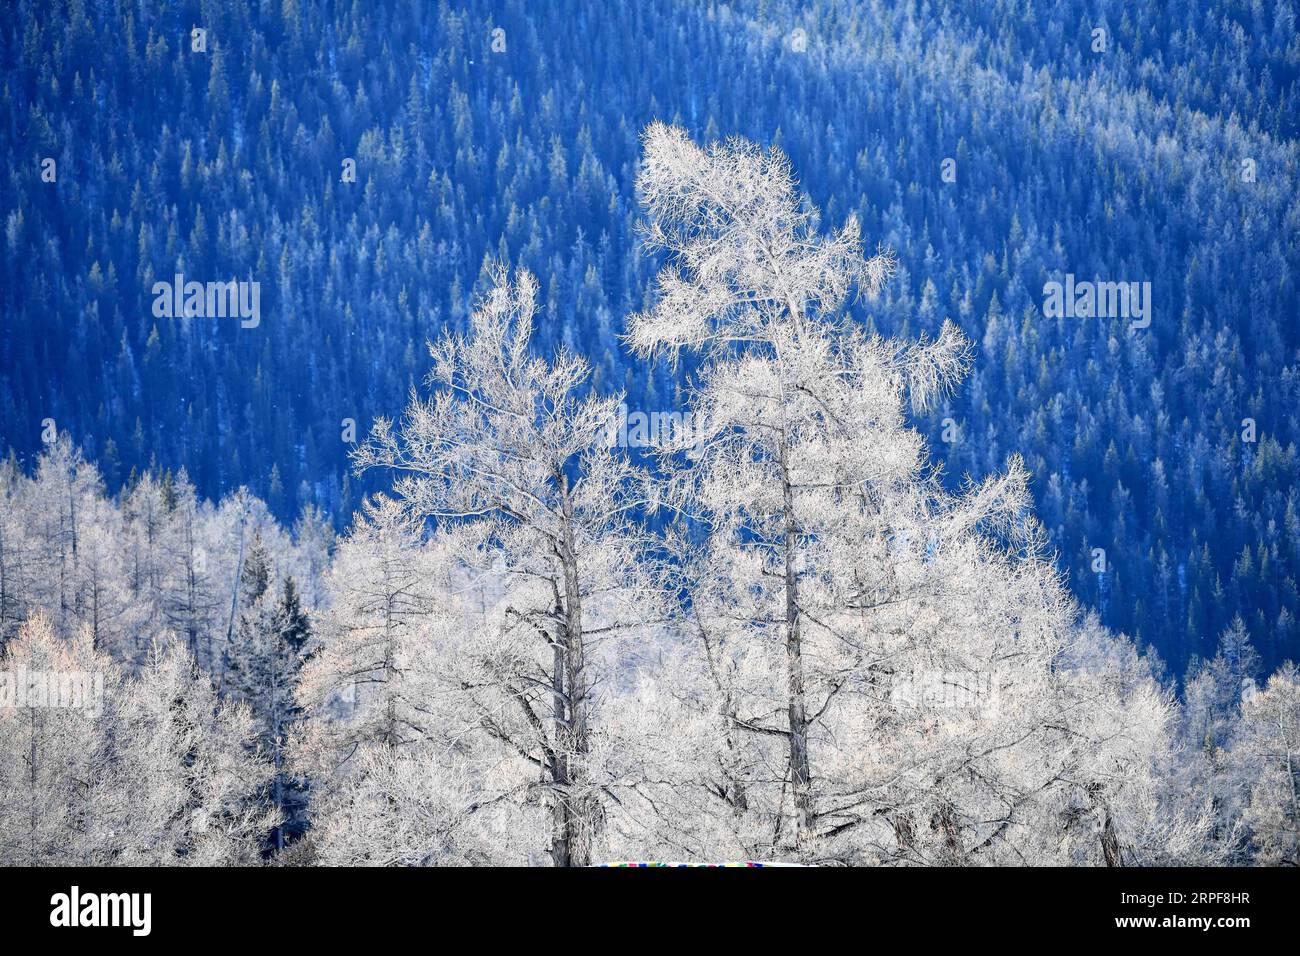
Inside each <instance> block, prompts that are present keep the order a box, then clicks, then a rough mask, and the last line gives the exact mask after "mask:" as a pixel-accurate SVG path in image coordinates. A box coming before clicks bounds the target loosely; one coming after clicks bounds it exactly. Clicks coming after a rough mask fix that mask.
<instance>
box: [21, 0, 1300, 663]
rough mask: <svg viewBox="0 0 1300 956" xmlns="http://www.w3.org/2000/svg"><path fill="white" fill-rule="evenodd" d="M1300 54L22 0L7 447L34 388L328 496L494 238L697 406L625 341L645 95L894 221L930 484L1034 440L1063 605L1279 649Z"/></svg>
mask: <svg viewBox="0 0 1300 956" xmlns="http://www.w3.org/2000/svg"><path fill="white" fill-rule="evenodd" d="M195 26H200V27H203V28H204V29H205V30H206V31H207V50H206V52H194V51H192V50H191V42H190V30H191V28H193V27H195ZM1097 27H1102V28H1104V29H1105V30H1106V37H1107V42H1106V47H1107V48H1106V50H1105V52H1094V49H1093V46H1094V42H1093V40H1094V34H1093V30H1094V29H1095V28H1097ZM497 29H499V30H501V31H504V33H498V34H495V36H496V37H497V38H498V46H500V40H502V39H503V40H504V46H505V49H504V50H503V51H501V52H494V51H493V49H492V44H493V38H494V34H493V31H494V30H497ZM800 29H801V30H803V31H804V33H803V35H802V36H801V35H799V34H797V33H795V32H794V31H796V30H800ZM803 37H806V48H803V47H804V46H805V44H804V43H802V42H800V40H801V39H802V38H803ZM1298 69H1300V40H1298V39H1297V35H1296V12H1295V4H1294V3H1292V2H1287V0H1255V2H1240V0H1202V2H1196V3H1189V4H1181V3H1179V4H1165V3H1141V4H1134V3H1132V2H1131V0H1098V2H1079V0H1064V2H1052V3H1048V2H1046V0H987V2H978V3H945V2H934V3H892V2H891V3H884V2H866V3H837V2H814V3H787V2H769V3H749V2H737V3H733V4H725V5H724V4H714V3H705V2H681V3H675V2H668V0H662V2H613V0H551V2H508V3H491V4H489V3H473V2H470V3H462V2H458V3H456V4H454V5H452V4H448V3H440V4H434V3H410V2H399V0H364V2H362V0H357V2H337V3H334V2H327V0H262V2H251V3H227V2H215V0H205V2H179V3H168V4H155V3H149V2H126V0H121V2H113V0H103V2H93V0H75V2H18V3H10V4H7V6H6V11H5V15H4V19H3V23H2V24H0V83H2V89H0V146H2V147H3V154H4V156H5V157H6V163H5V167H4V173H3V175H4V179H3V185H2V186H0V216H3V219H4V230H5V235H4V244H5V254H4V262H3V282H2V287H3V288H2V290H0V322H2V323H3V335H0V384H2V387H0V444H3V445H4V446H5V447H7V448H11V449H13V451H14V452H15V453H16V454H17V455H18V456H19V457H20V459H22V460H23V461H24V462H25V463H30V462H31V461H32V459H33V458H34V456H35V454H37V453H38V452H39V450H40V449H41V447H42V445H41V432H42V422H43V421H44V420H45V419H47V418H50V419H54V421H55V422H56V423H57V425H58V427H59V428H60V429H62V430H64V431H66V432H68V433H70V434H71V436H72V437H73V439H74V441H76V442H77V443H78V444H80V446H81V447H82V449H83V451H84V452H85V454H86V455H87V457H89V458H91V459H92V460H94V461H95V462H97V463H98V465H99V466H100V468H101V469H102V471H103V473H104V476H105V478H106V480H107V482H108V484H109V486H110V488H113V489H116V488H119V487H120V486H121V485H122V484H123V483H124V482H128V481H130V479H131V475H132V473H139V472H140V471H142V470H144V469H154V470H157V471H173V470H178V469H180V468H184V469H186V470H187V472H188V473H189V475H190V477H191V479H192V480H193V481H194V482H195V483H196V485H197V486H198V488H199V490H200V492H201V493H203V494H205V495H207V496H209V497H218V496H221V495H222V494H224V493H227V492H229V491H231V490H232V489H234V488H235V487H237V486H239V485H241V484H245V485H248V486H249V487H250V488H251V489H253V490H254V491H256V492H257V493H258V494H260V495H262V496H263V497H265V498H266V499H267V500H268V502H269V503H270V505H271V506H272V508H273V510H274V511H275V512H276V513H277V514H278V515H279V516H280V517H282V518H285V519H291V518H292V517H294V515H295V514H297V512H298V511H299V510H300V509H301V508H302V507H303V506H304V505H306V504H313V505H316V506H318V507H321V508H323V509H325V510H327V511H328V512H329V513H330V514H331V515H332V516H333V518H334V520H335V522H336V523H337V524H339V525H340V526H342V525H345V524H346V523H347V521H348V518H349V516H350V514H351V511H352V509H354V508H355V507H356V506H357V504H358V502H359V499H360V497H361V495H362V494H364V493H365V492H366V491H367V490H370V488H371V487H372V486H369V485H365V484H363V483H358V481H357V479H356V478H354V477H350V476H349V475H348V462H347V457H346V454H347V450H348V446H347V445H346V444H345V443H344V442H343V440H342V430H343V421H344V420H345V419H354V420H355V421H356V422H357V423H358V425H357V427H358V431H359V433H364V431H365V429H366V428H367V427H368V423H369V421H370V419H371V418H372V417H373V416H375V415H377V414H394V413H397V412H398V411H400V409H401V407H402V406H403V404H404V399H405V396H406V393H407V391H408V389H409V388H410V387H411V386H412V385H414V384H417V383H418V382H419V381H420V379H421V378H422V376H423V374H424V372H425V370H426V366H427V362H426V358H427V356H426V353H425V351H424V342H425V340H426V339H427V338H429V337H431V336H435V335H436V334H437V333H438V331H439V330H441V329H445V328H453V329H456V328H463V327H464V326H465V323H466V319H467V314H468V307H469V305H470V302H471V300H472V296H473V293H474V291H475V290H476V288H479V287H480V283H481V279H482V275H483V264H484V262H485V260H487V259H488V258H489V257H492V258H500V259H505V260H508V261H509V262H510V263H512V264H518V265H524V266H527V267H529V268H530V269H532V270H534V271H535V272H536V273H537V274H538V276H539V277H540V279H541V282H542V288H543V294H544V299H545V309H544V314H543V315H542V316H541V320H540V322H539V329H538V336H539V347H540V348H541V349H543V350H548V349H552V348H554V347H555V346H557V345H560V344H565V345H567V346H569V347H571V348H573V349H575V350H577V351H579V352H581V353H583V354H585V355H587V356H588V357H589V358H590V359H591V360H592V361H593V363H594V365H595V366H596V369H597V378H596V387H597V388H599V389H602V390H607V391H612V390H617V389H623V390H626V391H627V393H628V395H629V404H630V405H631V406H632V407H634V408H642V409H671V408H674V407H677V406H678V405H679V402H680V391H679V390H680V386H681V382H682V381H683V380H684V379H683V376H685V375H687V374H688V373H689V369H677V370H673V369H671V368H668V367H666V366H656V367H647V366H646V365H644V364H642V363H640V362H638V361H636V360H634V359H632V358H631V357H630V356H629V355H627V354H626V353H625V352H624V351H623V350H622V348H621V346H620V343H619V339H618V335H619V332H620V331H621V329H622V327H623V321H624V316H625V315H626V314H627V313H628V312H629V311H632V310H635V309H638V308H641V307H642V306H643V304H644V303H645V302H646V301H647V295H648V292H649V289H650V287H651V282H652V277H653V275H654V272H655V271H656V268H657V264H656V263H655V262H654V261H653V260H652V259H650V258H647V257H646V256H644V255H643V254H642V253H641V252H640V250H639V249H638V246H637V237H636V232H635V228H634V225H635V221H636V218H637V206H636V201H635V195H634V190H633V181H634V175H635V170H636V163H637V159H638V136H639V134H640V132H641V130H642V128H643V127H644V125H645V124H646V123H647V122H648V121H650V120H651V119H653V118H661V119H664V120H668V121H673V122H679V123H681V124H683V125H685V126H686V127H687V128H688V129H689V130H690V131H691V132H692V134H694V135H695V136H697V137H702V138H715V137H719V136H728V135H733V134H734V135H743V136H746V137H749V138H751V139H755V140H757V141H759V142H762V143H775V144H779V145H780V146H781V147H782V148H783V149H785V150H786V151H787V152H788V153H789V155H790V157H791V159H792V161H793V164H794V167H795V169H796V170H797V172H798V174H799V175H800V178H801V182H802V184H803V187H804V188H805V189H806V191H807V194H808V196H809V197H810V199H811V200H812V201H813V202H814V203H816V204H817V205H819V206H820V207H821V208H822V210H823V213H824V221H825V222H826V223H827V224H828V225H829V224H831V223H836V224H837V223H839V222H840V221H842V220H843V218H844V217H845V216H846V215H847V214H849V213H850V212H856V213H857V215H858V216H859V218H860V219H861V220H862V224H863V231H864V235H865V236H866V238H867V241H868V244H869V245H874V244H875V243H876V242H880V243H883V244H886V245H888V246H890V247H892V248H893V250H894V251H895V253H896V255H897V257H898V259H899V261H900V263H901V270H900V274H899V275H898V276H897V278H896V279H895V281H894V282H893V283H892V284H891V286H890V287H889V289H888V290H887V292H886V293H885V294H884V295H883V296H882V297H881V298H880V299H879V300H878V301H875V302H872V303H859V304H857V305H856V306H855V310H856V311H857V313H858V314H859V316H860V317H861V319H862V320H863V321H864V322H869V323H874V326H875V327H876V328H878V329H879V330H881V331H882V332H886V333H890V334H897V335H902V336H909V337H914V336H917V335H919V334H921V333H933V332H934V331H935V330H936V329H937V328H938V326H939V324H940V322H941V321H942V320H943V319H944V318H945V317H948V318H951V319H953V320H954V321H955V322H957V323H958V324H959V325H960V326H961V327H962V328H963V329H964V330H965V331H966V333H967V334H968V335H969V336H970V337H971V338H972V340H973V341H974V343H975V345H976V347H977V348H976V354H975V361H974V368H973V372H972V374H971V375H970V377H969V378H968V380H967V382H966V383H965V384H964V386H963V387H962V389H961V390H960V391H959V392H958V393H957V394H956V395H955V396H954V397H953V399H952V400H951V402H950V403H949V404H948V405H947V406H945V407H942V408H939V409H937V410H935V411H934V412H933V413H931V414H928V415H927V416H925V417H924V418H922V419H919V420H918V422H917V425H918V427H920V428H922V429H923V430H924V431H925V432H926V433H927V434H928V435H929V437H930V439H931V441H932V444H933V448H934V453H935V455H936V456H938V457H940V458H942V459H944V460H945V461H946V470H947V473H948V474H949V475H950V476H951V478H952V480H958V479H960V477H961V476H964V475H966V474H969V475H971V476H973V477H976V478H978V477H980V476H982V475H984V474H986V473H988V472H990V471H992V470H994V469H997V468H999V467H1001V466H1002V464H1003V463H1004V461H1005V459H1006V457H1007V456H1008V455H1009V454H1011V453H1013V452H1020V453H1022V454H1023V455H1024V457H1025V459H1026V462H1027V464H1028V466H1029V468H1030V469H1031V470H1032V472H1033V473H1034V493H1035V496H1036V499H1037V505H1038V512H1039V515H1040V516H1041V518H1042V519H1043V521H1044V522H1045V523H1046V525H1047V526H1048V528H1049V529H1050V531H1051V534H1052V536H1053V540H1054V543H1055V545H1056V547H1057V548H1058V549H1059V552H1060V556H1059V560H1060V565H1061V568H1062V570H1063V571H1064V572H1065V573H1066V574H1067V575H1068V580H1069V583H1070V586H1071V587H1072V588H1073V590H1074V592H1075V593H1076V594H1077V595H1078V596H1079V598H1080V599H1081V600H1082V602H1083V603H1084V604H1085V605H1087V606H1090V607H1095V608H1097V609H1098V610H1099V611H1100V613H1101V615H1102V618H1103V620H1104V621H1105V622H1106V623H1107V624H1109V625H1111V626H1113V627H1115V628H1118V629H1122V630H1125V631H1128V632H1129V633H1131V634H1133V635H1135V636H1136V637H1138V638H1139V639H1140V640H1141V641H1143V642H1145V643H1149V644H1152V645H1154V646H1155V647H1156V648H1157V649H1158V650H1159V652H1160V653H1161V655H1162V656H1163V657H1164V658H1165V660H1166V661H1167V662H1168V663H1169V665H1170V669H1171V670H1172V671H1173V672H1174V673H1181V672H1182V670H1183V669H1184V667H1185V666H1186V665H1187V663H1188V661H1189V660H1190V659H1191V658H1192V657H1193V656H1194V655H1205V654H1207V652H1209V653H1211V654H1212V653H1213V648H1214V646H1215V644H1216V641H1217V636H1218V634H1219V632H1220V631H1221V630H1222V629H1223V628H1225V627H1226V626H1227V625H1228V623H1229V622H1230V620H1231V619H1232V617H1233V616H1234V615H1238V614H1239V615H1241V617H1242V619H1243V621H1244V622H1245V624H1246V627H1247V628H1248V630H1249V632H1250V634H1251V636H1252V639H1253V640H1254V642H1255V644H1256V646H1257V648H1258V649H1259V651H1260V653H1261V655H1262V656H1263V658H1264V662H1265V664H1266V665H1268V666H1269V667H1270V668H1271V667H1272V666H1274V665H1276V664H1277V663H1279V662H1280V661H1281V660H1283V659H1285V658H1288V657H1291V658H1295V657H1297V656H1300V653H1298V652H1300V625H1298V624H1297V614H1298V613H1300V601H1298V600H1297V575H1298V574H1300V502H1298V501H1297V492H1296V475H1297V453H1296V440H1297V437H1298V435H1297V432H1298V421H1297V405H1298V402H1300V350H1298V345H1300V342H1298V339H1300V333H1298V332H1297V324H1296V319H1297V311H1298V310H1297V289H1296V279H1297V268H1296V267H1297V262H1298V258H1300V249H1298V248H1297V240H1298V237H1300V229H1298V228H1297V227H1298V226H1300V203H1298V202H1297V196H1296V182H1297V175H1296V174H1297V160H1298V157H1297V148H1296V136H1297V122H1298V121H1300V111H1297V85H1296V80H1297V70H1298ZM44 157H53V158H55V159H56V161H57V164H58V165H57V170H58V179H57V182H56V183H45V182H42V179H41V175H40V174H41V166H40V163H41V160H42V159H43V158H44ZM348 157H351V158H354V159H355V161H356V168H357V182H356V183H355V184H351V183H343V182H340V170H341V163H342V161H343V160H344V159H345V158H348ZM949 157H950V158H953V159H955V160H956V167H955V168H956V173H957V178H956V181H955V182H945V181H944V179H943V178H942V177H941V175H940V168H941V163H942V161H943V160H944V159H945V158H949ZM1246 160H1250V161H1251V162H1250V164H1246V163H1245V161H1246ZM1247 165H1250V166H1251V167H1252V168H1253V169H1254V171H1255V176H1254V181H1249V180H1250V178H1251V177H1249V176H1244V175H1243V170H1244V169H1245V168H1246V166H1247ZM177 271H183V272H184V273H186V274H187V276H188V277H190V278H198V279H200V280H208V279H211V280H216V279H229V278H232V277H235V276H239V277H249V276H251V277H252V278H255V279H257V280H258V281H260V283H261V286H262V322H261V325H260V326H259V327H258V328H256V329H241V328H240V326H239V323H238V322H237V321H235V320H230V319H216V320H206V319H188V320H183V319H156V318H155V317H154V316H153V312H152V308H151V306H152V295H151V292H150V290H151V287H152V285H153V283H154V282H155V281H156V280H159V279H170V278H171V276H172V275H173V274H174V273H175V272H177ZM1068 272H1070V273H1074V274H1075V275H1076V276H1078V277H1080V278H1094V277H1100V278H1103V279H1112V280H1129V281H1149V282H1151V283H1152V291H1153V297H1154V311H1153V315H1152V322H1151V326H1150V328H1149V329H1146V330H1132V329H1130V328H1129V326H1128V323H1127V322H1125V321H1123V320H1120V319H1116V320H1108V319H1077V318H1070V319H1060V318H1051V319H1049V318H1045V317H1044V316H1043V315H1042V309H1041V304H1042V289H1043V284H1044V282H1045V281H1047V280H1049V279H1054V278H1061V277H1062V276H1063V275H1064V274H1065V273H1068ZM945 418H952V419H953V420H955V422H956V423H958V425H959V428H958V430H957V436H958V438H959V440H957V441H949V442H945V441H944V440H943V424H942V423H943V420H944V419H945ZM1247 418H1250V419H1254V421H1255V423H1256V430H1257V433H1256V440H1255V441H1254V442H1250V441H1245V440H1243V419H1247ZM1095 548H1102V549H1104V550H1105V552H1106V560H1107V570H1106V571H1105V572H1103V573H1097V572H1094V571H1093V567H1092V565H1093V549H1095Z"/></svg>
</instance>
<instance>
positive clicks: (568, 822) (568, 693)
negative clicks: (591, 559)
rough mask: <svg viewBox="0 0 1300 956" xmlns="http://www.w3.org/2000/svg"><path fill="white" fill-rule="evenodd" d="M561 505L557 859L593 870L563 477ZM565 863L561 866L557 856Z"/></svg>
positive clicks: (578, 623) (581, 652)
mask: <svg viewBox="0 0 1300 956" xmlns="http://www.w3.org/2000/svg"><path fill="white" fill-rule="evenodd" d="M560 494H561V505H562V508H563V514H564V528H563V539H562V542H561V547H560V563H561V565H562V566H563V570H564V634H563V641H564V648H563V651H564V654H563V656H564V667H563V672H564V694H565V696H564V698H563V700H567V704H568V707H567V720H565V721H562V722H561V723H560V726H559V728H558V729H559V734H558V735H557V736H558V738H559V740H560V741H561V746H560V751H561V753H560V754H559V760H558V764H559V766H560V768H561V773H562V776H563V777H564V779H563V780H556V782H555V783H556V789H557V790H558V791H559V795H560V801H559V803H560V808H561V810H562V812H563V818H562V820H560V821H558V822H560V823H562V827H561V831H562V833H563V840H562V843H563V852H562V854H556V853H555V852H554V851H553V853H552V855H553V856H555V857H556V858H557V865H563V866H589V865H591V850H592V840H593V836H594V831H595V827H596V822H597V821H596V817H597V807H596V801H595V798H594V796H593V795H592V794H591V792H590V791H589V789H588V787H589V781H588V780H587V766H586V764H587V755H588V753H589V752H590V750H591V739H590V729H589V726H588V714H587V709H588V700H587V692H588V689H589V688H588V686H587V672H586V649H585V647H584V646H583V634H582V594H581V591H580V590H579V587H578V558H577V549H576V542H575V540H574V536H573V500H572V498H571V497H570V495H569V480H568V478H567V476H563V475H562V476H560ZM560 855H562V856H563V857H564V858H565V860H564V862H563V863H559V862H558V859H559V856H560Z"/></svg>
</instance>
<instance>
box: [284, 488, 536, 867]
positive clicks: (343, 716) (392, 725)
mask: <svg viewBox="0 0 1300 956" xmlns="http://www.w3.org/2000/svg"><path fill="white" fill-rule="evenodd" d="M423 525H424V522H423V520H422V519H420V518H419V517H418V516H415V515H413V514H412V513H411V511H410V509H409V508H407V507H405V506H404V505H403V504H402V503H400V502H397V501H394V500H392V499H390V498H387V497H386V496H383V495H379V496H376V497H374V498H372V499H368V500H367V501H366V502H364V504H363V508H362V511H361V512H360V513H358V515H357V516H356V518H355V521H354V524H353V527H352V529H351V531H350V532H349V533H348V534H347V536H346V537H344V538H343V540H342V541H341V543H340V545H339V548H338V550H337V553H336V554H335V558H334V562H333V565H332V567H331V570H330V573H329V574H328V575H327V578H326V582H325V592H326V595H327V603H328V611H326V612H325V613H324V614H322V615H321V616H320V617H319V618H318V621H317V626H316V638H315V641H314V647H315V651H314V653H313V654H312V656H311V659H310V660H309V661H308V663H307V665H306V666H305V668H304V670H303V679H302V683H301V685H300V687H299V692H298V696H299V700H300V702H301V704H302V706H303V708H304V710H305V712H306V715H307V718H308V719H307V720H306V722H305V723H304V724H302V725H301V726H300V727H299V728H298V731H297V732H296V735H295V738H296V739H295V744H294V754H295V764H294V765H295V767H296V768H297V769H299V770H300V771H301V772H302V773H303V774H304V775H307V776H309V777H310V778H311V779H312V805H311V819H312V829H311V833H310V837H309V842H310V844H311V847H312V849H313V851H314V853H315V858H316V859H317V860H319V861H321V862H325V863H338V864H349V865H358V864H377V865H393V864H410V865H416V864H432V863H442V864H446V863H516V864H517V863H524V862H528V861H529V860H530V858H531V857H530V853H531V852H533V851H534V850H535V849H536V847H535V843H536V836H537V835H538V834H544V833H545V830H546V826H547V824H546V820H545V816H544V814H543V813H542V811H541V809H540V807H538V801H537V799H536V798H535V793H534V791H535V790H536V789H537V788H539V787H540V777H539V774H538V773H537V772H536V768H535V766H534V765H533V764H532V763H531V762H530V761H528V760H527V759H526V758H525V757H524V756H523V755H521V754H519V753H518V752H517V751H515V750H513V749H506V748H504V747H503V745H502V744H501V742H500V741H499V740H498V739H497V736H495V733H496V729H497V727H498V726H499V724H500V722H501V721H502V720H503V719H504V718H503V717H502V716H501V715H500V714H493V713H492V712H491V711H490V710H484V709H483V708H481V707H480V706H479V705H478V703H477V700H476V697H475V695H482V694H484V693H486V691H485V690H484V689H483V688H477V687H472V686H467V685H469V683H470V682H469V681H467V680H466V679H465V674H466V672H467V671H468V670H469V669H470V668H471V667H472V664H471V663H470V661H471V659H472V655H473V652H474V648H475V645H476V643H477V640H476V635H481V634H482V624H483V620H484V616H485V613H486V612H485V610H484V603H483V602H482V601H480V600H479V599H478V598H479V597H481V595H475V594H472V593H468V592H467V588H466V584H467V580H468V579H467V577H466V575H465V574H464V573H463V571H462V570H461V569H459V565H458V562H457V560H456V556H455V549H453V548H451V547H450V546H449V541H448V539H447V538H446V537H445V536H433V537H432V538H428V537H427V536H426V535H425V533H424V527H423ZM504 703H505V704H506V705H508V706H511V707H513V706H515V705H514V704H513V702H512V701H508V700H507V701H505V702H504ZM542 839H543V840H544V839H545V837H544V836H543V837H542Z"/></svg>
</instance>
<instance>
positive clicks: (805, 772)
mask: <svg viewBox="0 0 1300 956" xmlns="http://www.w3.org/2000/svg"><path fill="white" fill-rule="evenodd" d="M781 493H782V496H783V504H784V517H785V547H784V552H785V554H784V557H785V664H786V695H787V698H788V700H789V721H790V735H789V738H790V786H791V791H792V792H793V794H794V807H795V846H796V847H798V848H800V849H802V848H804V847H805V846H806V845H807V842H808V840H809V838H810V837H811V835H812V830H813V825H814V823H815V814H814V812H813V801H812V774H811V771H810V767H809V761H808V708H807V704H806V701H805V692H804V680H803V648H802V645H801V637H800V629H799V620H800V613H799V590H798V588H799V582H798V577H797V575H796V572H795V553H796V549H797V547H798V530H797V528H796V527H795V518H794V493H793V491H792V489H791V487H790V472H789V468H788V461H787V458H786V444H785V436H784V435H782V437H781Z"/></svg>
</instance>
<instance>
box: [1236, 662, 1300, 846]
mask: <svg viewBox="0 0 1300 956" xmlns="http://www.w3.org/2000/svg"><path fill="white" fill-rule="evenodd" d="M1241 710H1242V714H1241V723H1240V725H1239V727H1238V733H1237V738H1236V740H1235V741H1234V742H1233V747H1232V754H1231V761H1232V764H1233V765H1234V768H1235V770H1236V772H1237V774H1238V779H1240V780H1242V781H1243V782H1244V785H1245V790H1246V806H1245V809H1244V811H1243V812H1242V822H1243V824H1244V825H1245V826H1246V827H1247V828H1248V830H1249V833H1250V842H1251V846H1252V848H1253V850H1254V860H1255V862H1257V863H1260V864H1264V865H1267V866H1300V674H1298V673H1297V671H1296V668H1295V665H1294V664H1290V663H1288V664H1284V665H1283V666H1282V667H1281V668H1279V669H1278V671H1277V673H1275V674H1274V675H1273V676H1272V677H1270V678H1269V680H1268V684H1267V685H1266V686H1265V687H1264V689H1263V690H1262V691H1253V692H1252V693H1250V694H1248V695H1247V697H1246V699H1245V700H1244V702H1243V703H1242V708H1241Z"/></svg>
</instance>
